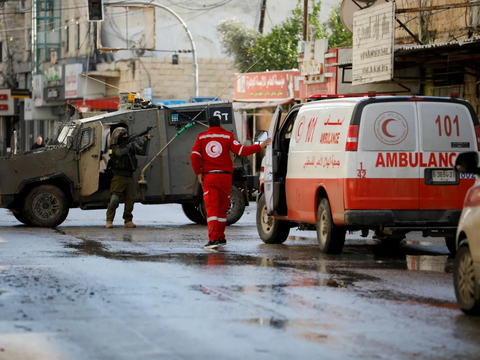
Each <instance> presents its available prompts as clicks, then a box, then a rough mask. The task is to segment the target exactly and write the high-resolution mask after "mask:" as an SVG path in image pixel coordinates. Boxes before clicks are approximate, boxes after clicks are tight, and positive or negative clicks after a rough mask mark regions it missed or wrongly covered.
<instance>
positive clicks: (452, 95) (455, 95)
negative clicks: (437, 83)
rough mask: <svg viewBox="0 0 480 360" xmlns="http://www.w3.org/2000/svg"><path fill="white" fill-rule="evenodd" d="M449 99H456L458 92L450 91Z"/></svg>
mask: <svg viewBox="0 0 480 360" xmlns="http://www.w3.org/2000/svg"><path fill="white" fill-rule="evenodd" d="M450 97H451V98H452V99H458V92H456V91H452V93H451V94H450Z"/></svg>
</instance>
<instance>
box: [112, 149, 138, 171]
mask: <svg viewBox="0 0 480 360" xmlns="http://www.w3.org/2000/svg"><path fill="white" fill-rule="evenodd" d="M115 146H118V145H114V146H113V147H112V149H115ZM109 162H111V166H112V169H113V170H127V171H131V172H134V171H135V170H136V169H137V158H136V156H135V154H132V153H131V152H129V153H128V154H126V155H123V156H116V155H114V152H112V154H111V155H110V160H109Z"/></svg>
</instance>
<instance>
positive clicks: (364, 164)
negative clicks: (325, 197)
mask: <svg viewBox="0 0 480 360" xmlns="http://www.w3.org/2000/svg"><path fill="white" fill-rule="evenodd" d="M362 107H363V110H361V113H360V114H359V115H356V116H355V117H354V121H353V126H355V125H358V126H359V128H358V130H357V131H358V135H359V136H358V139H359V144H358V150H357V152H356V153H357V157H356V162H353V163H351V164H350V167H349V170H348V171H349V175H350V176H349V179H348V182H350V184H346V191H347V192H348V193H346V194H345V203H346V206H345V208H346V209H348V210H353V209H357V210H418V209H419V188H418V181H419V180H418V179H419V176H420V170H419V167H418V159H419V153H418V120H417V111H416V104H415V102H414V101H408V100H407V99H401V100H396V99H394V98H389V99H375V100H373V101H369V102H368V103H367V104H366V105H364V104H360V106H359V107H357V111H359V110H358V108H362ZM352 158H354V157H352ZM352 175H353V176H352Z"/></svg>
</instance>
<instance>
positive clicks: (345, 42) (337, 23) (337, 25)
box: [327, 8, 353, 48]
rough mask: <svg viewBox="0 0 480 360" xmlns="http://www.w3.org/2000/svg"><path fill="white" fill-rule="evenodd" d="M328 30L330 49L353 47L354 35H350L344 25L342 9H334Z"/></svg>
mask: <svg viewBox="0 0 480 360" xmlns="http://www.w3.org/2000/svg"><path fill="white" fill-rule="evenodd" d="M327 28H328V34H327V38H328V46H329V47H330V48H334V47H340V46H352V44H353V38H352V34H350V33H349V32H348V31H347V29H345V27H344V26H343V24H342V20H341V18H340V8H335V9H332V11H331V13H330V19H329V20H328V22H327Z"/></svg>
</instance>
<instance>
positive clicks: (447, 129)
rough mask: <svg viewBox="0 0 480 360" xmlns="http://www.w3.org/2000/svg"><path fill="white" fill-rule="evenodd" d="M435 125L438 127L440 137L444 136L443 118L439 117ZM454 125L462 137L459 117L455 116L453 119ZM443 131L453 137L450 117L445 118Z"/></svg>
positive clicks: (458, 134)
mask: <svg viewBox="0 0 480 360" xmlns="http://www.w3.org/2000/svg"><path fill="white" fill-rule="evenodd" d="M435 124H437V125H438V136H442V117H441V116H440V115H438V117H437V120H435ZM453 125H454V127H455V128H456V130H457V136H460V126H459V125H458V115H456V116H455V118H454V119H453ZM443 129H444V133H445V135H446V136H450V135H452V119H450V116H448V115H445V117H444V118H443Z"/></svg>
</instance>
